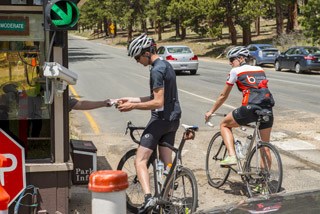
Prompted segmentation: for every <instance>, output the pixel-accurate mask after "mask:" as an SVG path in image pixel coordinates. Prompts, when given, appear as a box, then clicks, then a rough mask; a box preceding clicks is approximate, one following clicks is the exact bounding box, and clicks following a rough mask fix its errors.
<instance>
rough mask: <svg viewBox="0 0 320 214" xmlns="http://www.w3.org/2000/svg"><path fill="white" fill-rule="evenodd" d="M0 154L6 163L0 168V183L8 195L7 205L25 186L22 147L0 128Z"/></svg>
mask: <svg viewBox="0 0 320 214" xmlns="http://www.w3.org/2000/svg"><path fill="white" fill-rule="evenodd" d="M0 154H2V155H3V156H4V157H6V159H7V161H6V163H5V164H4V165H3V166H2V167H1V168H0V185H1V186H2V187H3V188H4V189H5V191H6V192H7V193H8V194H9V196H10V201H9V205H8V206H10V204H11V203H12V202H13V201H14V200H15V199H16V198H17V197H18V196H19V195H20V194H21V192H22V191H23V190H24V189H25V187H26V173H25V158H24V148H23V147H22V146H21V145H20V144H19V143H17V142H16V141H15V140H14V139H12V138H11V137H10V136H9V135H7V134H6V133H5V132H4V131H3V130H2V129H0Z"/></svg>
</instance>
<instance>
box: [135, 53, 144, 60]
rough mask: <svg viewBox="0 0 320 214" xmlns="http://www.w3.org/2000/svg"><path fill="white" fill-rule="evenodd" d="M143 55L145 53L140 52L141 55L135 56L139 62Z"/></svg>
mask: <svg viewBox="0 0 320 214" xmlns="http://www.w3.org/2000/svg"><path fill="white" fill-rule="evenodd" d="M142 55H143V54H139V55H137V56H135V57H134V59H135V60H136V61H137V62H139V61H140V58H141V56H142Z"/></svg>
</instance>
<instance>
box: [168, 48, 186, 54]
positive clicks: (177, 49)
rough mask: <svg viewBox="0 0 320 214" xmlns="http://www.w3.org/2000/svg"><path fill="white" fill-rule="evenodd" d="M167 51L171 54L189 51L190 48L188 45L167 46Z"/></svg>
mask: <svg viewBox="0 0 320 214" xmlns="http://www.w3.org/2000/svg"><path fill="white" fill-rule="evenodd" d="M168 52H169V53H171V54H185V53H191V50H190V48H188V47H170V48H168Z"/></svg>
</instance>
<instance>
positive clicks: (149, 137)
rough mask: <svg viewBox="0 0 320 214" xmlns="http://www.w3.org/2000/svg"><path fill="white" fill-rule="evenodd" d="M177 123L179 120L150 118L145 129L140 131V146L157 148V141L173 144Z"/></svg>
mask: <svg viewBox="0 0 320 214" xmlns="http://www.w3.org/2000/svg"><path fill="white" fill-rule="evenodd" d="M179 123H180V121H179V120H173V121H169V120H162V119H157V118H151V119H150V121H149V123H148V125H147V127H146V129H145V130H144V132H143V133H142V137H141V139H140V146H143V147H146V148H149V149H152V150H154V149H156V148H157V145H158V143H159V142H167V143H169V144H171V145H174V141H175V136H176V132H177V130H178V128H179Z"/></svg>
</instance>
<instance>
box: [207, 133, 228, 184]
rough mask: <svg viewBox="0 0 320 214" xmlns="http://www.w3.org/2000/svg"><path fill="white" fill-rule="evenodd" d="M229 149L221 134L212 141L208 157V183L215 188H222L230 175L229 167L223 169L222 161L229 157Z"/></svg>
mask: <svg viewBox="0 0 320 214" xmlns="http://www.w3.org/2000/svg"><path fill="white" fill-rule="evenodd" d="M227 152H228V150H227V147H226V146H225V145H224V142H223V139H222V136H221V133H220V132H217V133H216V134H215V135H214V136H213V137H212V139H211V141H210V143H209V146H208V151H207V155H206V174H207V179H208V182H209V184H210V185H211V186H213V187H215V188H219V187H221V186H222V185H223V184H224V183H225V182H226V180H227V179H228V176H229V174H230V170H231V169H230V168H229V167H221V166H220V161H221V160H223V159H224V158H225V157H226V155H227Z"/></svg>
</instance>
